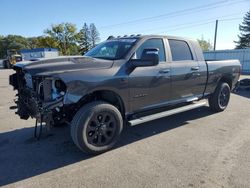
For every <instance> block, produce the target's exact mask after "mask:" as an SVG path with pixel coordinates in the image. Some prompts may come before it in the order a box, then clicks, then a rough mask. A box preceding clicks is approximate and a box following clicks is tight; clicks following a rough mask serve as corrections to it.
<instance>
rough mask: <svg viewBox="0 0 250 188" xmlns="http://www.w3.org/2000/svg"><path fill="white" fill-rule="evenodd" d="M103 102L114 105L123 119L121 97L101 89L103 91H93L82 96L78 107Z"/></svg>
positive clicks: (123, 105)
mask: <svg viewBox="0 0 250 188" xmlns="http://www.w3.org/2000/svg"><path fill="white" fill-rule="evenodd" d="M98 100H99V101H105V102H108V103H110V104H112V105H114V106H115V107H116V108H117V109H118V110H119V111H120V113H121V115H122V117H123V118H125V112H126V111H125V110H126V109H125V104H124V101H123V100H122V97H121V96H120V95H119V94H118V93H117V92H115V91H112V90H108V89H103V90H95V91H92V92H91V93H88V94H87V95H85V96H83V97H82V98H81V99H80V100H79V101H78V106H80V107H81V106H83V105H85V104H87V103H89V102H92V101H98Z"/></svg>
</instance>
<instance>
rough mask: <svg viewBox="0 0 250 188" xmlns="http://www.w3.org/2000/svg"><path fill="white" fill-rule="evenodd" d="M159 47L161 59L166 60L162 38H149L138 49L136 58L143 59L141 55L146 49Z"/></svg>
mask: <svg viewBox="0 0 250 188" xmlns="http://www.w3.org/2000/svg"><path fill="white" fill-rule="evenodd" d="M147 48H157V49H159V61H166V57H165V49H164V45H163V40H162V39H148V40H146V41H145V42H144V43H142V45H141V46H140V47H139V48H138V49H137V50H136V52H135V59H141V55H142V52H143V50H144V49H147Z"/></svg>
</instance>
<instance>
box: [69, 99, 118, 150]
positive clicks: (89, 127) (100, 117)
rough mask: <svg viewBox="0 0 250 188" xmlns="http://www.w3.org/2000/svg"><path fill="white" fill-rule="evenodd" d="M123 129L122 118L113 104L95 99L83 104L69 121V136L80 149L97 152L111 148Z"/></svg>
mask: <svg viewBox="0 0 250 188" xmlns="http://www.w3.org/2000/svg"><path fill="white" fill-rule="evenodd" d="M122 129H123V119H122V116H121V113H120V112H119V110H118V109H117V108H116V107H114V106H113V105H111V104H109V103H106V102H102V101H97V102H92V103H89V104H87V105H85V106H83V107H82V108H81V109H80V110H79V111H78V112H77V113H76V115H75V116H74V118H73V120H72V122H71V137H72V139H73V141H74V143H75V144H76V145H77V146H78V148H80V149H81V150H82V151H84V152H87V153H91V154H99V153H103V152H105V151H108V150H109V149H111V148H112V147H113V146H114V145H115V144H116V143H117V141H118V139H119V137H120V134H121V132H122Z"/></svg>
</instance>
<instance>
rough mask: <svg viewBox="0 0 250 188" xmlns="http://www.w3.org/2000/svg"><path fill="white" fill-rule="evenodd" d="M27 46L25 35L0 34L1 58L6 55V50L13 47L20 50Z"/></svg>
mask: <svg viewBox="0 0 250 188" xmlns="http://www.w3.org/2000/svg"><path fill="white" fill-rule="evenodd" d="M25 48H29V44H28V41H27V39H26V38H25V37H22V36H20V35H8V36H5V37H3V36H1V38H0V56H1V58H3V57H4V56H5V55H6V52H7V50H11V49H15V50H17V51H18V50H21V49H25Z"/></svg>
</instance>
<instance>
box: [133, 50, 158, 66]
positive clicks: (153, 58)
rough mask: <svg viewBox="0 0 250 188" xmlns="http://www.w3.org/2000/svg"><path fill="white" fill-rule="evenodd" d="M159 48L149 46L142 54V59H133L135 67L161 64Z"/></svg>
mask: <svg viewBox="0 0 250 188" xmlns="http://www.w3.org/2000/svg"><path fill="white" fill-rule="evenodd" d="M158 52H159V49H157V48H147V49H144V50H143V52H142V55H141V59H132V60H131V63H132V64H133V66H134V67H149V66H156V65H158V64H159V55H158Z"/></svg>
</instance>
